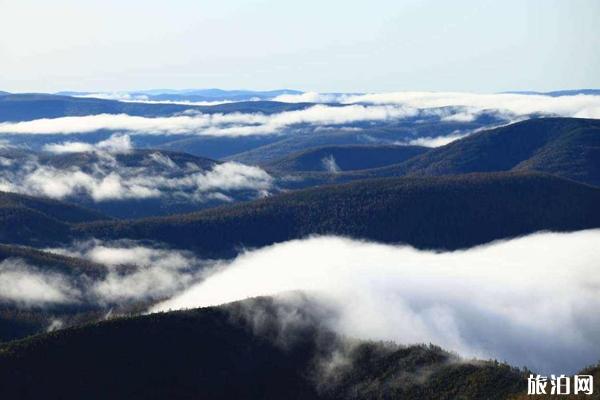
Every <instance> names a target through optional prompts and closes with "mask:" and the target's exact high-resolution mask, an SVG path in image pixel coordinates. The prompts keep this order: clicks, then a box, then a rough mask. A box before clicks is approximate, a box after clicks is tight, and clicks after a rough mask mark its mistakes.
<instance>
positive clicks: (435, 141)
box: [402, 133, 469, 147]
mask: <svg viewBox="0 0 600 400" xmlns="http://www.w3.org/2000/svg"><path fill="white" fill-rule="evenodd" d="M467 136H469V134H468V133H457V134H452V135H447V136H435V137H432V136H424V137H420V138H417V139H412V140H409V141H408V143H402V144H409V145H413V146H425V147H440V146H444V145H447V144H448V143H452V142H454V141H455V140H458V139H462V138H464V137H467Z"/></svg>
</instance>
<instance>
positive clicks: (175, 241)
mask: <svg viewBox="0 0 600 400" xmlns="http://www.w3.org/2000/svg"><path fill="white" fill-rule="evenodd" d="M598 204H600V189H598V188H595V187H592V186H587V185H583V184H579V183H576V182H573V181H568V180H564V179H561V178H557V177H553V176H550V175H543V174H531V173H495V174H472V175H462V176H446V177H433V178H388V179H377V180H371V181H359V182H353V183H350V184H343V185H334V186H328V187H320V188H314V189H307V190H301V191H296V192H290V193H286V194H282V195H278V196H274V197H271V198H267V199H262V200H258V201H253V202H248V203H242V204H237V205H232V206H227V207H220V208H215V209H211V210H205V211H202V212H198V213H192V214H182V215H176V216H170V217H161V218H148V219H141V220H136V221H114V222H96V223H88V224H81V225H79V226H77V227H76V228H75V231H74V232H75V233H74V235H75V236H76V237H82V236H92V237H98V238H132V239H151V240H158V241H162V242H166V243H169V244H171V245H172V246H176V247H181V248H188V249H193V250H196V251H198V252H200V253H201V254H202V255H205V256H213V257H223V256H231V255H234V254H235V253H236V252H237V251H238V250H239V249H240V248H241V247H260V246H264V245H268V244H272V243H276V242H282V241H286V240H290V239H295V238H301V237H305V236H307V235H311V234H336V235H347V236H352V237H356V238H364V239H369V240H375V241H380V242H387V243H396V242H402V243H408V244H411V245H414V246H417V247H420V248H445V249H457V248H462V247H468V246H473V245H477V244H481V243H486V242H488V241H491V240H495V239H501V238H508V237H513V236H518V235H524V234H528V233H532V232H535V231H540V230H556V231H570V230H579V229H587V228H596V227H600V207H598Z"/></svg>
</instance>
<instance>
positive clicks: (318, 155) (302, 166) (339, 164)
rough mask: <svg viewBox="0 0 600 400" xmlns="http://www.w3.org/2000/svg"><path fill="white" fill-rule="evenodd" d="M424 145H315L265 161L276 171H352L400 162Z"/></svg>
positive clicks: (265, 166)
mask: <svg viewBox="0 0 600 400" xmlns="http://www.w3.org/2000/svg"><path fill="white" fill-rule="evenodd" d="M428 150H429V148H427V147H422V146H398V145H396V146H393V145H388V146H385V145H347V146H323V147H317V148H312V149H308V150H304V151H300V152H298V153H293V154H290V155H289V156H287V157H284V158H281V159H279V160H276V161H273V162H270V163H268V164H265V165H262V166H263V167H264V168H266V169H267V170H273V171H277V172H280V173H282V172H288V173H289V172H298V171H326V172H327V171H329V172H331V171H330V170H331V169H332V168H337V170H335V171H333V172H339V171H352V170H362V169H371V168H379V167H385V166H388V165H393V164H398V163H401V162H403V161H406V160H407V159H409V158H412V157H415V156H417V155H419V154H423V153H425V152H426V151H428Z"/></svg>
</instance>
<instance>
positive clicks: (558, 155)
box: [368, 118, 600, 185]
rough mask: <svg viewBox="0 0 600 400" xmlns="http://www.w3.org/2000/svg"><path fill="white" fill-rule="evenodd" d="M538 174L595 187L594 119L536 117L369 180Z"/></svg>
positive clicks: (597, 144)
mask: <svg viewBox="0 0 600 400" xmlns="http://www.w3.org/2000/svg"><path fill="white" fill-rule="evenodd" d="M509 170H518V171H540V172H547V173H551V174H554V175H558V176H561V177H564V178H569V179H574V180H577V181H580V182H584V183H589V184H593V185H600V120H594V119H578V118H539V119H530V120H526V121H523V122H518V123H515V124H511V125H507V126H504V127H501V128H496V129H491V130H485V131H481V132H478V133H475V134H473V135H471V136H468V137H466V138H464V139H460V140H457V141H455V142H452V143H450V144H447V145H445V146H442V147H438V148H435V149H433V150H431V151H429V152H427V153H424V154H422V155H420V156H418V157H414V158H412V159H410V160H408V161H406V162H404V163H400V164H398V165H395V166H390V167H386V168H382V169H379V170H373V171H369V173H368V174H369V175H372V176H402V175H409V176H438V175H451V174H464V173H471V172H492V171H509Z"/></svg>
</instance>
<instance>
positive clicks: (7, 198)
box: [0, 192, 108, 245]
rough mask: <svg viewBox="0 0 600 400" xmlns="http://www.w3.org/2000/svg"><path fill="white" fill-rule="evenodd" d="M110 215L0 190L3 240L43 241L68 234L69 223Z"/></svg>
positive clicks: (0, 223) (53, 241)
mask: <svg viewBox="0 0 600 400" xmlns="http://www.w3.org/2000/svg"><path fill="white" fill-rule="evenodd" d="M104 219H108V218H107V217H105V216H104V215H102V214H100V213H98V212H96V211H92V210H88V209H86V208H83V207H79V206H75V205H72V204H68V203H63V202H60V201H55V200H50V199H44V198H38V197H32V196H26V195H20V194H16V193H6V192H0V243H15V244H29V245H44V244H51V243H61V242H62V241H63V240H64V239H66V238H68V237H69V229H70V228H69V224H70V223H80V222H88V221H98V220H104Z"/></svg>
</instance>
